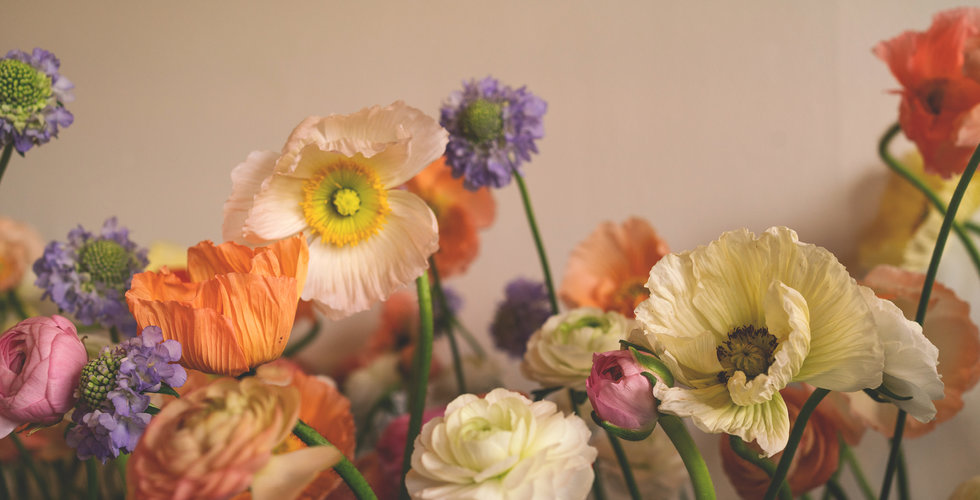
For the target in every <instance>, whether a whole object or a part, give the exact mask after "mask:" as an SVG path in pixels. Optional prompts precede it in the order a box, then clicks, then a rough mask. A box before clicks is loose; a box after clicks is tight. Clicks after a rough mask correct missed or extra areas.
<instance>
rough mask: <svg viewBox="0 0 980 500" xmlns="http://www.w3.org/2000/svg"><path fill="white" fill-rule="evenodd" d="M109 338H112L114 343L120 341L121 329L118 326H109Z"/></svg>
mask: <svg viewBox="0 0 980 500" xmlns="http://www.w3.org/2000/svg"><path fill="white" fill-rule="evenodd" d="M109 340H111V341H112V343H113V344H118V343H119V329H118V328H116V327H114V326H113V327H111V328H109Z"/></svg>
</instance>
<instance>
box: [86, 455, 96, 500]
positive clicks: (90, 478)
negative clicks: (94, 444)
mask: <svg viewBox="0 0 980 500" xmlns="http://www.w3.org/2000/svg"><path fill="white" fill-rule="evenodd" d="M85 479H86V484H87V485H88V489H87V490H86V491H87V492H88V498H89V500H98V499H99V471H98V469H96V465H95V459H94V458H90V459H88V460H86V461H85Z"/></svg>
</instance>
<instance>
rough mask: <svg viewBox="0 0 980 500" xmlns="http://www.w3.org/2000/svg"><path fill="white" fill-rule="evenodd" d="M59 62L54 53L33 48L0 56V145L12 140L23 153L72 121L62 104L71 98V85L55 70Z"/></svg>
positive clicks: (9, 142)
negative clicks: (28, 50) (29, 51)
mask: <svg viewBox="0 0 980 500" xmlns="http://www.w3.org/2000/svg"><path fill="white" fill-rule="evenodd" d="M60 65H61V63H60V62H59V61H58V58H57V57H55V56H54V54H52V53H50V52H48V51H46V50H44V49H37V48H36V49H34V52H33V53H31V54H28V53H26V52H22V51H20V50H11V51H10V52H8V53H7V55H6V56H5V57H3V58H0V147H5V146H6V145H8V144H11V143H13V145H14V147H15V148H16V149H17V152H18V153H20V154H24V153H26V152H27V150H29V149H31V148H32V147H34V146H39V145H41V144H44V143H46V142H48V141H50V140H51V138H52V137H57V136H58V127H68V126H69V125H71V124H72V122H73V121H74V119H75V118H74V117H73V116H72V114H71V113H70V112H69V111H68V110H66V109H65V106H64V103H66V102H71V101H72V100H74V96H73V95H72V93H71V89H72V88H74V87H75V86H74V85H72V83H71V82H70V81H68V79H67V78H65V77H63V76H61V74H59V73H58V67H59V66H60Z"/></svg>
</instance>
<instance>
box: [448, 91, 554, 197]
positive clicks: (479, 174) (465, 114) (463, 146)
mask: <svg viewBox="0 0 980 500" xmlns="http://www.w3.org/2000/svg"><path fill="white" fill-rule="evenodd" d="M547 110H548V105H547V103H545V102H544V101H543V100H542V99H540V98H539V97H537V96H535V95H534V94H532V93H530V92H528V91H527V90H526V89H525V88H524V87H521V88H519V89H516V90H515V89H512V88H510V87H508V86H506V85H500V82H498V81H497V80H496V79H494V78H492V77H489V76H488V77H486V78H484V79H483V80H480V81H475V80H471V81H469V82H463V90H462V91H456V92H453V93H452V94H451V95H450V96H449V99H448V101H447V102H446V103H445V104H443V107H442V111H441V114H440V119H439V123H440V124H441V125H442V126H443V127H446V130H448V131H449V144H448V145H447V146H446V164H448V165H449V166H450V168H452V171H453V177H457V178H458V177H463V184H464V185H465V186H466V188H467V189H470V190H472V191H476V190H477V189H480V188H481V187H483V186H487V185H490V186H493V187H497V188H500V187H504V186H506V185H507V184H509V183H510V178H511V171H512V170H515V171H517V173H518V174H520V173H521V169H520V165H521V163H523V162H526V161H531V153H537V152H538V148H537V146H535V144H534V140H535V139H540V138H542V137H544V126H543V125H542V123H541V119H542V117H544V113H545V111H547Z"/></svg>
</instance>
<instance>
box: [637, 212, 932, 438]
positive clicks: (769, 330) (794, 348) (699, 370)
mask: <svg viewBox="0 0 980 500" xmlns="http://www.w3.org/2000/svg"><path fill="white" fill-rule="evenodd" d="M647 288H649V289H650V298H649V299H648V300H646V301H644V302H643V303H641V304H640V305H639V306H638V307H637V309H636V318H637V320H638V322H639V323H640V325H641V326H642V327H643V330H644V335H643V338H645V339H646V341H647V342H648V343H649V344H650V345H651V346H652V347H653V349H654V350H655V351H656V353H657V354H658V356H659V357H660V358H661V359H662V360H663V362H664V363H665V364H666V365H667V366H668V367H669V368H670V370H671V372H672V373H673V375H674V378H675V379H676V382H677V384H678V386H677V387H673V388H668V387H666V386H665V385H664V384H656V386H655V387H654V395H655V396H656V397H657V399H659V400H660V401H661V404H660V407H659V408H660V411H661V412H664V413H671V414H674V415H678V416H689V417H691V419H692V421H693V422H694V424H695V425H697V426H698V427H699V428H700V429H702V430H704V431H706V432H715V433H718V432H725V433H728V434H734V435H737V436H739V437H741V438H742V439H743V440H745V441H756V442H757V444H758V445H759V446H760V447H761V448H762V450H763V451H765V453H766V454H767V455H769V456H772V455H773V454H775V453H777V452H779V451H780V450H782V449H783V448H784V447H785V446H786V441H787V440H788V438H789V430H790V426H789V417H788V415H787V410H786V404H785V403H784V402H783V400H782V398H781V397H780V395H779V390H780V389H782V388H784V387H786V385H787V384H789V383H790V382H806V383H809V384H811V385H814V386H817V387H821V388H824V389H829V390H836V391H844V392H850V391H859V390H862V389H866V388H876V387H878V386H879V385H881V384H882V381H883V380H884V382H885V383H886V385H887V386H888V387H889V388H894V389H895V390H897V391H898V392H902V389H903V388H904V387H905V386H904V384H903V383H902V381H904V382H908V383H910V384H911V385H913V386H918V387H922V388H926V391H928V393H930V394H931V393H932V392H934V391H932V388H933V387H935V385H936V383H939V384H940V385H941V382H939V381H938V375H936V371H935V359H936V358H935V351H934V349H935V348H934V347H932V346H931V344H929V341H928V340H926V339H925V338H924V337H923V336H922V331H921V329H919V328H918V325H916V324H915V323H913V322H911V321H908V320H906V319H904V317H901V313H900V312H899V313H895V311H894V310H893V309H895V308H894V306H893V305H892V304H890V303H887V302H886V301H884V300H882V299H879V298H877V297H875V296H874V294H873V293H869V291H867V290H866V289H865V287H862V286H860V285H858V284H857V283H856V282H855V281H854V279H853V278H851V276H850V275H849V274H848V273H847V270H846V269H844V266H842V265H841V264H840V262H838V261H837V258H836V257H834V256H833V254H831V253H830V252H828V251H827V250H825V249H823V248H820V247H817V246H815V245H810V244H805V243H800V241H799V240H798V238H797V236H796V233H795V232H794V231H792V230H791V229H788V228H784V227H774V228H771V229H769V230H768V231H766V232H765V233H763V234H762V235H761V236H758V237H756V236H755V235H754V234H752V233H750V232H749V231H747V230H744V229H743V230H738V231H732V232H729V233H725V234H723V235H722V236H721V238H719V239H718V240H717V241H714V242H712V243H711V244H709V245H708V246H706V247H699V248H697V249H695V250H693V251H690V252H683V253H680V254H672V255H668V256H666V257H664V258H663V259H662V260H660V262H658V263H657V264H656V265H655V266H654V267H653V269H651V270H650V280H649V281H648V282H647ZM894 341H898V342H902V343H904V345H905V346H906V347H905V348H903V349H901V350H897V349H890V348H886V347H885V344H886V343H888V342H894ZM930 347H931V349H930ZM886 357H887V358H888V359H886ZM930 364H931V365H932V369H931V370H930V369H928V366H929V365H930ZM916 396H918V394H916ZM921 399H922V398H916V403H920V402H921ZM924 404H926V405H928V406H931V402H929V401H925V402H924ZM916 407H918V406H916ZM910 409H911V408H910ZM913 416H916V415H915V414H913ZM919 416H921V417H924V418H927V419H928V418H929V415H928V412H920V413H919Z"/></svg>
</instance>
